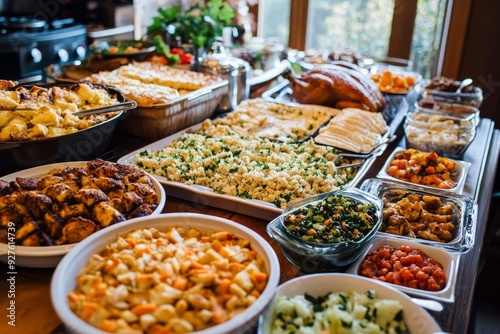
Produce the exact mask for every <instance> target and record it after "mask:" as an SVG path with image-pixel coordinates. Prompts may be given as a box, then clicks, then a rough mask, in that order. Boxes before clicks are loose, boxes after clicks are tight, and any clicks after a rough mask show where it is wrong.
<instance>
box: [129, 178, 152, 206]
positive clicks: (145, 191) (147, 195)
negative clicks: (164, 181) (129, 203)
mask: <svg viewBox="0 0 500 334" xmlns="http://www.w3.org/2000/svg"><path fill="white" fill-rule="evenodd" d="M127 190H128V191H132V192H135V193H136V194H138V195H139V196H140V197H142V199H143V200H144V202H145V203H148V204H156V203H158V194H157V193H156V191H155V189H154V188H153V187H151V186H149V185H147V184H144V183H130V184H128V185H127Z"/></svg>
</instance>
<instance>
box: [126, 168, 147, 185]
mask: <svg viewBox="0 0 500 334" xmlns="http://www.w3.org/2000/svg"><path fill="white" fill-rule="evenodd" d="M123 183H125V184H130V183H144V184H147V185H148V186H150V187H152V186H153V182H151V178H150V177H149V176H148V175H147V174H146V172H143V171H140V172H135V173H131V174H128V175H127V176H125V177H124V178H123Z"/></svg>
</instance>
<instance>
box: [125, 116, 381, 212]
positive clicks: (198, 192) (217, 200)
mask: <svg viewBox="0 0 500 334" xmlns="http://www.w3.org/2000/svg"><path fill="white" fill-rule="evenodd" d="M201 125H202V123H198V124H196V125H194V126H192V127H189V128H186V129H184V130H182V131H179V132H177V133H175V134H173V135H171V136H168V137H166V138H163V139H160V140H158V141H156V142H153V143H151V144H148V145H146V146H144V147H142V148H139V149H137V150H135V151H133V152H131V153H129V154H127V155H125V156H123V157H121V158H120V159H118V162H119V163H122V164H131V163H133V160H134V156H135V155H136V154H138V153H139V152H141V151H144V150H153V151H154V150H159V149H162V148H163V147H165V146H166V145H168V144H169V143H171V142H173V141H174V140H176V139H178V138H179V137H181V135H182V134H183V133H184V132H185V131H188V130H197V129H199V128H200V127H201ZM374 161H375V156H371V157H369V158H368V159H366V160H365V161H364V163H363V164H362V165H361V166H360V167H359V169H358V171H357V173H356V176H355V177H354V178H353V179H352V180H351V181H350V182H348V183H347V184H346V185H345V186H353V187H354V186H356V185H357V184H358V183H359V182H360V181H361V180H362V178H363V176H364V175H365V174H366V172H367V171H368V170H369V168H370V167H371V166H372V164H373V162H374ZM151 175H152V176H153V177H154V178H156V179H157V180H158V181H159V182H160V183H161V184H163V185H164V186H165V188H166V191H167V196H172V197H175V198H180V199H183V200H187V201H190V202H192V203H193V204H194V205H195V207H199V206H212V207H216V208H220V209H224V210H228V211H232V212H236V213H241V214H244V215H248V216H252V217H256V218H260V219H263V220H267V221H270V220H272V219H274V218H276V217H278V216H279V215H280V214H281V213H282V212H283V209H281V208H278V207H277V206H275V205H274V204H272V203H268V202H264V201H260V200H253V199H245V198H241V197H237V196H231V195H224V194H218V193H216V192H214V191H213V190H212V189H211V188H208V187H204V186H199V185H187V184H184V183H181V182H173V181H169V180H168V179H167V178H165V177H163V176H158V175H154V174H151Z"/></svg>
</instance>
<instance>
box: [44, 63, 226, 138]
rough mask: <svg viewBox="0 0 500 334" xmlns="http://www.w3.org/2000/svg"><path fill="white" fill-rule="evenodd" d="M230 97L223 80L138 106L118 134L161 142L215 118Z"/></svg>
mask: <svg viewBox="0 0 500 334" xmlns="http://www.w3.org/2000/svg"><path fill="white" fill-rule="evenodd" d="M58 70H61V69H58ZM48 77H50V79H51V80H53V81H55V82H63V83H76V82H79V81H78V80H74V79H67V78H64V77H62V76H61V75H60V73H52V74H51V75H50V76H49V75H48ZM228 93H229V81H228V80H222V81H219V82H216V83H214V84H212V85H209V86H207V87H203V88H200V89H196V90H193V91H190V92H188V93H185V94H181V95H180V96H179V97H178V98H176V99H174V100H172V101H170V102H168V103H162V104H155V105H152V106H145V105H140V104H138V105H137V108H135V109H133V110H130V111H129V113H128V115H127V117H126V118H124V119H122V120H121V121H120V123H119V124H118V127H117V132H118V133H124V134H127V135H132V136H136V137H139V138H142V139H144V140H147V141H150V142H151V141H155V140H159V139H161V138H164V137H166V136H169V135H171V134H173V133H175V132H177V131H180V130H182V129H185V128H187V127H190V126H192V125H194V124H197V123H199V122H201V121H202V120H204V119H206V118H208V117H210V116H212V114H213V113H214V112H215V111H216V109H217V106H218V105H219V103H220V101H221V99H222V97H223V96H224V95H226V94H228Z"/></svg>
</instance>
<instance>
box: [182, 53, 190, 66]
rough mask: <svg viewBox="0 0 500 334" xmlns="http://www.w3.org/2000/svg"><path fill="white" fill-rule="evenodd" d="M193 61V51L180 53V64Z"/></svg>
mask: <svg viewBox="0 0 500 334" xmlns="http://www.w3.org/2000/svg"><path fill="white" fill-rule="evenodd" d="M192 62H193V55H192V54H191V53H184V54H181V55H180V64H183V65H184V64H191V63H192Z"/></svg>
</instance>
